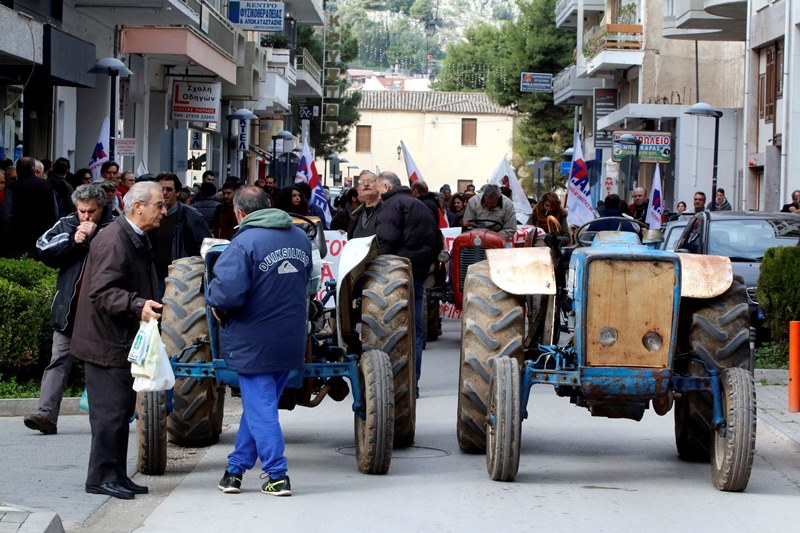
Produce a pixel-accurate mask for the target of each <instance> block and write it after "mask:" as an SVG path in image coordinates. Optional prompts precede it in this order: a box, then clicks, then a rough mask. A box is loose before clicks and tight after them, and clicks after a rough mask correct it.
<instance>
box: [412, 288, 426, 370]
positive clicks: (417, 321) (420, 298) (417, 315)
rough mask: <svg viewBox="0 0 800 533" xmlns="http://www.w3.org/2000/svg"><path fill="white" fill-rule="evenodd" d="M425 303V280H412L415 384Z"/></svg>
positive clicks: (423, 330)
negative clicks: (415, 364)
mask: <svg viewBox="0 0 800 533" xmlns="http://www.w3.org/2000/svg"><path fill="white" fill-rule="evenodd" d="M424 303H425V280H424V279H421V280H419V281H417V280H414V328H415V341H416V342H415V352H416V360H417V384H419V376H420V375H421V374H422V345H423V344H424V343H425V327H424V324H423V315H422V306H423V305H424Z"/></svg>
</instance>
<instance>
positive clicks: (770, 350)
mask: <svg viewBox="0 0 800 533" xmlns="http://www.w3.org/2000/svg"><path fill="white" fill-rule="evenodd" d="M756 368H777V369H781V370H786V369H787V368H789V346H788V345H787V344H786V343H785V342H782V341H772V342H766V343H764V344H763V345H761V347H760V348H756Z"/></svg>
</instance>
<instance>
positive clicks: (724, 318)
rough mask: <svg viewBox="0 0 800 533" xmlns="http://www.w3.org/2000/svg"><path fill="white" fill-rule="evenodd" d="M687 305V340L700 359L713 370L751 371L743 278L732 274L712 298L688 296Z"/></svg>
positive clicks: (748, 322) (748, 318)
mask: <svg viewBox="0 0 800 533" xmlns="http://www.w3.org/2000/svg"><path fill="white" fill-rule="evenodd" d="M689 309H690V310H691V326H690V327H689V344H690V346H691V349H692V351H693V352H694V353H695V354H696V355H697V356H698V357H699V358H700V359H702V360H703V361H704V362H705V363H706V364H707V365H709V367H710V368H712V369H715V370H720V369H723V368H736V367H738V368H744V369H747V370H749V371H750V372H752V371H753V362H752V357H751V354H750V313H749V308H748V305H747V293H746V291H745V287H744V284H743V283H742V278H740V277H738V276H735V277H734V278H733V282H732V283H731V286H730V287H729V288H728V290H727V291H725V292H724V293H722V294H721V295H719V296H717V297H715V298H708V299H694V300H691V304H690V305H689Z"/></svg>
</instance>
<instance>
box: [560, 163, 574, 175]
mask: <svg viewBox="0 0 800 533" xmlns="http://www.w3.org/2000/svg"><path fill="white" fill-rule="evenodd" d="M571 168H572V161H562V162H561V173H562V174H569V171H570V169H571Z"/></svg>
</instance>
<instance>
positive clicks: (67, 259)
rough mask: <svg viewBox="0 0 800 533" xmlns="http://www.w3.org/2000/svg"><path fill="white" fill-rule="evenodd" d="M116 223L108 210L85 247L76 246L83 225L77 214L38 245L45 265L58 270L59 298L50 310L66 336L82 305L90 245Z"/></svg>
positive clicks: (48, 232)
mask: <svg viewBox="0 0 800 533" xmlns="http://www.w3.org/2000/svg"><path fill="white" fill-rule="evenodd" d="M112 222H114V215H113V214H111V209H110V208H109V207H104V208H103V212H102V213H101V214H100V220H99V221H98V222H97V227H96V228H95V230H94V233H92V235H91V236H90V237H89V239H87V240H85V241H84V242H83V243H81V244H77V243H76V242H75V231H76V230H77V229H78V226H79V225H80V223H81V221H80V219H79V218H78V215H77V214H75V213H73V214H71V215H69V216H66V217H62V218H61V219H59V221H58V222H56V223H55V225H54V226H53V227H52V228H50V229H49V230H47V232H46V233H45V234H44V235H42V236H41V237H39V239H38V240H37V241H36V249H37V250H38V251H39V258H40V259H41V261H42V262H43V263H44V264H45V265H47V266H49V267H52V268H57V269H58V280H57V281H56V295H55V298H53V305H52V307H51V309H50V319H51V321H52V324H53V329H54V330H56V331H60V332H61V333H64V334H65V335H71V334H72V326H73V323H74V320H75V307H76V306H77V304H78V282H79V281H80V279H81V274H82V273H83V266H84V264H85V263H86V256H87V255H89V244H90V243H91V242H92V240H94V238H95V237H96V236H97V233H98V232H99V231H100V230H101V229H103V228H105V227H106V226H108V225H109V224H111V223H112Z"/></svg>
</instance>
